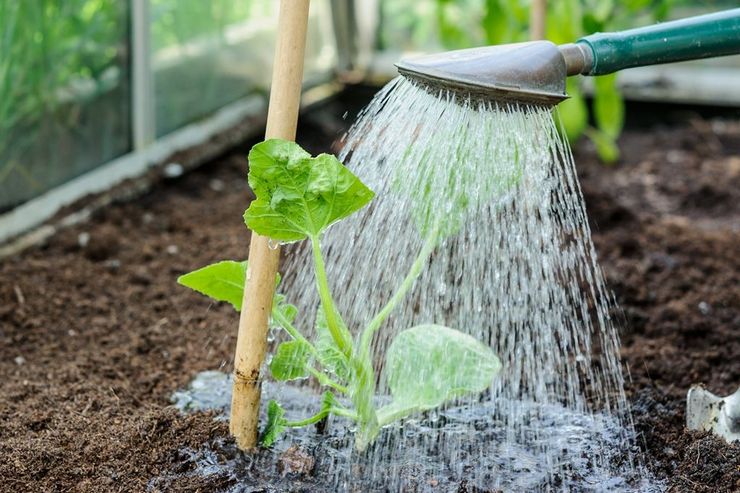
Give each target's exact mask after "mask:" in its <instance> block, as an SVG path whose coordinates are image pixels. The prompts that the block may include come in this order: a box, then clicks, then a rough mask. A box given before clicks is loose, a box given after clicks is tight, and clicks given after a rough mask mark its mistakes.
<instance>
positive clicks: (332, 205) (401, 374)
mask: <svg viewBox="0 0 740 493" xmlns="http://www.w3.org/2000/svg"><path fill="white" fill-rule="evenodd" d="M249 163H250V170H249V184H250V186H251V187H252V189H253V190H254V193H255V196H256V199H255V200H254V201H253V202H252V204H251V205H250V206H249V208H248V209H247V211H246V213H245V214H244V219H245V222H246V224H247V226H249V228H250V229H251V230H252V231H254V232H256V233H259V234H261V235H264V236H268V237H270V238H272V239H273V240H274V241H278V242H294V241H302V240H308V241H310V242H311V248H312V253H313V269H314V274H315V278H316V287H317V289H318V293H319V298H320V307H319V310H318V313H317V314H316V318H315V328H316V331H315V337H314V340H309V339H308V338H307V337H305V336H304V335H303V334H302V332H301V331H300V330H299V329H298V328H297V327H296V325H297V324H296V323H295V321H296V318H297V314H298V313H297V312H298V310H297V309H296V307H295V306H293V305H291V304H289V303H288V302H287V301H286V299H285V296H284V295H282V294H275V297H274V299H273V306H272V321H273V323H274V325H275V326H277V327H280V328H282V329H283V330H285V331H286V332H287V334H288V335H289V336H290V340H289V341H287V342H283V343H281V344H280V345H279V346H278V347H277V349H276V351H275V353H274V354H273V357H272V361H271V362H270V372H271V373H272V376H273V377H274V378H275V379H276V380H280V381H285V380H295V379H303V378H307V377H313V378H315V379H316V380H317V381H318V383H319V384H320V385H321V386H322V387H324V388H325V392H324V394H323V397H322V398H321V403H320V405H319V410H318V412H317V413H316V414H314V415H313V416H310V417H308V418H305V419H300V420H290V419H288V418H287V417H286V416H285V411H284V409H283V408H282V407H281V406H280V404H278V403H277V402H276V401H270V402H269V404H268V408H267V415H268V420H267V425H266V427H265V429H264V431H263V433H262V443H263V445H265V446H269V445H271V444H272V443H273V442H274V441H275V440H276V439H277V438H278V436H279V435H280V433H282V432H283V431H284V430H285V429H286V428H294V427H302V426H307V425H310V424H313V423H316V422H318V421H321V420H323V419H325V418H326V417H327V416H329V415H330V414H333V415H335V416H339V417H342V418H346V419H349V420H350V421H354V422H355V426H356V429H357V433H356V439H355V446H356V448H357V449H358V450H363V449H365V448H366V447H367V446H368V445H369V444H371V443H372V442H373V441H374V440H375V438H376V437H377V435H378V433H379V432H380V429H381V428H382V427H384V426H386V425H388V424H390V423H393V422H395V421H398V420H400V419H403V418H405V417H407V416H409V415H411V414H414V413H418V412H421V411H425V410H429V409H434V408H436V407H439V406H440V405H442V404H443V403H444V402H446V401H448V400H450V399H453V398H456V397H459V396H463V395H466V394H472V393H478V392H482V391H484V390H485V389H487V388H488V387H489V386H490V384H491V382H492V380H493V377H494V376H495V375H496V373H498V371H499V370H500V368H501V364H500V362H499V360H498V358H497V357H496V356H495V355H494V354H493V351H492V350H491V348H489V347H488V346H486V345H484V344H482V343H481V342H479V341H477V340H476V339H474V338H473V337H471V336H469V335H466V334H464V333H462V332H460V331H458V330H455V329H451V328H448V327H444V326H441V325H434V324H423V325H418V326H415V327H411V328H409V329H406V330H403V331H401V332H400V333H399V334H398V335H397V336H396V338H395V339H394V340H393V342H392V343H391V345H390V347H389V348H388V349H387V351H386V355H385V358H386V362H385V366H384V368H385V377H386V379H387V383H388V388H389V389H390V393H391V396H392V400H391V402H390V403H389V404H386V405H382V406H381V405H380V404H379V402H378V399H377V398H376V388H375V385H376V381H377V375H376V374H375V369H374V366H373V354H372V351H371V345H372V344H371V343H372V340H373V337H374V335H375V334H376V333H377V331H378V330H380V328H381V327H382V325H383V323H384V322H385V320H386V319H387V318H388V317H389V316H390V315H391V313H392V312H393V310H394V309H395V308H396V307H398V306H399V305H400V304H401V303H402V302H403V300H404V298H405V296H406V294H407V293H408V292H409V290H410V289H411V287H412V286H413V284H414V282H415V280H416V279H417V278H418V277H419V275H420V274H421V272H422V270H423V268H424V265H426V264H427V261H428V260H429V257H430V256H431V254H432V252H433V251H434V249H435V248H436V246H437V245H438V244H439V242H440V240H441V239H442V238H443V237H444V236H448V235H450V234H453V232H454V231H455V230H456V229H457V227H456V226H457V225H448V224H445V223H444V218H443V215H442V214H436V215H435V214H429V213H424V214H423V218H421V219H422V221H421V223H420V230H421V231H422V234H423V235H424V236H425V240H424V242H423V246H422V247H421V250H420V251H419V253H418V255H417V257H416V259H415V260H414V262H413V264H412V266H411V269H410V271H409V272H408V274H407V275H406V276H405V277H404V278H403V280H401V282H400V284H399V286H398V289H397V291H396V292H395V293H394V294H393V296H391V298H390V300H389V301H388V303H387V304H386V305H385V306H384V307H383V308H382V309H381V310H380V311H379V312H378V313H377V315H375V317H373V318H372V320H370V321H369V322H368V323H367V325H366V326H365V327H364V328H363V329H362V330H360V331H358V332H357V337H353V331H350V329H349V328H348V327H347V324H346V323H345V321H344V319H343V317H342V314H341V313H340V311H339V309H338V308H337V306H336V304H335V302H334V297H333V296H332V292H331V288H330V285H329V280H328V279H327V275H326V269H325V266H324V257H323V254H322V251H321V237H322V235H323V233H324V232H325V231H326V229H327V228H328V227H329V226H331V225H332V224H334V223H336V222H337V221H340V220H342V219H344V218H346V217H348V216H350V215H351V214H353V213H355V212H357V211H358V210H360V209H362V208H363V207H364V206H365V205H367V204H368V202H370V200H372V198H373V196H374V193H373V192H372V191H371V190H370V189H369V188H367V187H366V186H365V185H364V184H363V183H362V182H361V181H360V180H359V178H357V177H356V176H355V175H354V174H352V172H350V171H349V169H347V168H346V167H344V166H343V165H342V163H341V162H339V160H337V159H336V158H335V157H334V156H331V155H328V154H321V155H319V156H317V157H311V156H310V155H309V154H308V153H307V152H306V151H304V150H303V149H301V148H300V147H299V146H298V145H297V144H295V143H293V142H287V141H283V140H278V139H273V140H267V141H265V142H261V143H259V144H257V145H255V146H254V147H253V148H252V150H251V151H250V153H249ZM247 268H248V267H247V263H246V262H233V261H225V262H218V263H216V264H212V265H209V266H207V267H204V268H202V269H199V270H196V271H194V272H191V273H189V274H185V275H184V276H182V277H180V278H179V279H178V282H180V284H183V285H185V286H187V287H190V288H192V289H194V290H196V291H198V292H200V293H203V294H205V295H207V296H210V297H212V298H214V299H216V300H220V301H227V302H229V303H231V304H232V305H233V306H234V308H235V309H237V310H240V309H241V300H242V293H243V289H244V279H245V274H246V270H247ZM276 282H277V283H279V282H280V279H279V278H278V279H277V280H276Z"/></svg>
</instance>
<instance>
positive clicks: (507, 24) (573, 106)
mask: <svg viewBox="0 0 740 493" xmlns="http://www.w3.org/2000/svg"><path fill="white" fill-rule="evenodd" d="M697 3H698V2H695V1H686V0H621V1H616V0H557V1H549V2H547V24H546V35H545V38H546V39H548V40H550V41H552V42H554V43H556V44H562V43H571V42H573V41H575V40H577V39H578V38H580V37H582V36H585V35H587V34H591V33H594V32H599V31H615V30H620V29H628V28H631V27H638V26H644V25H648V24H651V23H654V22H659V21H662V20H665V19H667V18H668V17H669V15H671V13H672V12H673V11H674V10H675V9H676V8H677V7H685V6H696V4H697ZM701 3H702V6H703V7H705V8H706V9H707V10H711V9H712V8H717V9H718V8H722V6H723V5H716V6H714V5H712V4H715V3H716V4H725V3H727V2H701ZM530 6H531V0H390V1H384V2H382V4H381V21H380V23H379V32H378V37H377V39H378V49H379V50H384V49H387V48H389V47H392V48H393V49H394V50H409V51H418V50H423V51H434V50H454V49H462V48H470V47H474V46H483V45H494V44H502V43H516V42H521V41H527V40H529V11H530ZM567 92H568V94H569V95H570V99H568V100H566V101H565V102H563V103H561V104H560V105H558V108H557V109H558V113H559V116H560V119H561V121H562V128H563V130H564V132H565V134H566V135H567V137H568V139H569V140H570V141H571V142H574V141H575V140H577V139H578V138H580V137H581V136H585V137H587V138H589V139H591V140H592V141H593V143H594V145H595V147H596V149H597V151H598V153H599V156H600V157H601V159H602V160H603V161H604V162H605V163H612V162H614V161H616V160H617V159H618V157H619V149H618V147H617V145H616V139H617V138H618V137H619V134H620V133H621V131H622V127H623V125H624V101H623V98H622V95H621V94H620V92H619V90H618V88H617V84H616V75H614V74H612V75H605V76H601V77H596V78H593V90H592V95H593V104H592V106H591V111H589V107H588V105H587V104H586V100H585V97H584V91H583V78H582V77H578V78H576V77H571V78H569V79H568V81H567Z"/></svg>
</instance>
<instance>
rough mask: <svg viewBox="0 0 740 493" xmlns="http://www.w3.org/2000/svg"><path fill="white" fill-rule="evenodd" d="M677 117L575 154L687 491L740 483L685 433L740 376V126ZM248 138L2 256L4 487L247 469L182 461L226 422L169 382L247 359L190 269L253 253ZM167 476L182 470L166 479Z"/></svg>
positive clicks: (641, 377) (704, 441)
mask: <svg viewBox="0 0 740 493" xmlns="http://www.w3.org/2000/svg"><path fill="white" fill-rule="evenodd" d="M365 96H366V95H365V94H362V95H359V96H358V94H357V93H356V92H355V93H349V94H345V95H343V96H341V97H340V98H339V99H337V100H336V101H333V102H332V103H330V104H328V105H327V106H326V107H324V108H322V109H320V110H316V111H313V112H312V113H311V114H309V115H306V116H305V117H304V118H303V120H302V123H301V128H300V129H299V136H300V143H301V144H302V145H303V146H304V147H305V148H306V149H307V150H308V151H309V152H311V153H316V152H322V151H328V150H332V147H331V146H332V142H333V141H335V139H337V138H338V137H340V136H341V133H342V131H343V130H344V129H345V128H346V126H347V124H348V123H349V122H351V121H352V116H353V114H354V113H356V112H357V110H358V109H359V107H360V106H361V105H362V104H364V103H365V102H366V101H367V99H366V98H365ZM347 109H349V110H350V116H349V117H348V118H347V120H343V119H342V118H341V115H343V114H344V113H345V111H346V110H347ZM661 114H662V115H664V116H665V119H666V121H668V119H671V121H673V122H674V123H673V126H666V125H665V124H662V125H659V124H654V123H650V124H647V123H644V122H643V127H639V126H636V127H634V128H632V129H629V130H628V131H626V132H625V134H624V135H623V137H622V138H621V147H622V149H623V159H622V162H621V163H620V164H619V165H617V166H614V167H604V166H603V165H601V164H599V163H598V162H597V160H596V157H595V154H594V153H593V151H592V150H591V149H590V148H589V147H588V146H587V145H583V146H579V147H578V148H577V149H576V163H577V167H578V169H579V172H580V175H581V180H582V186H583V192H584V195H585V198H586V204H587V209H588V212H589V216H590V219H591V224H592V228H593V237H594V242H595V244H596V248H597V251H598V253H599V257H600V262H601V265H602V267H603V269H604V270H605V272H606V277H607V282H608V285H609V287H610V288H611V289H612V290H613V291H614V292H615V294H616V297H617V300H618V302H619V304H620V306H621V308H622V310H623V313H624V321H623V323H621V324H620V325H621V327H622V332H621V333H622V341H623V349H622V355H623V359H624V361H625V362H626V364H627V366H628V368H629V372H630V375H631V379H632V381H631V382H629V383H628V384H627V392H628V396H629V399H630V401H631V403H632V406H633V411H634V416H635V423H636V427H637V430H638V432H639V434H640V435H639V442H640V444H641V445H642V446H643V448H644V449H645V450H646V453H645V455H644V456H645V459H644V460H645V462H646V464H647V466H648V468H649V469H651V470H652V471H653V472H654V473H655V475H656V476H657V477H658V478H661V479H665V481H666V482H667V483H666V484H667V485H668V486H669V488H672V491H706V492H716V491H728V492H729V491H737V490H738V489H740V446H738V445H735V446H732V447H728V446H727V445H726V444H724V443H723V442H722V441H721V440H719V439H716V438H714V437H712V436H710V435H707V434H704V433H697V432H688V431H685V430H684V409H685V395H686V391H687V390H688V387H689V386H690V385H691V384H693V383H698V382H704V383H706V384H707V386H708V388H709V389H710V390H711V391H713V392H715V393H718V394H721V395H726V394H728V393H730V392H732V391H734V390H735V389H736V388H737V385H738V383H739V382H740V366H739V365H738V364H737V361H740V311H739V310H738V307H739V306H740V283H738V272H740V265H739V264H740V258H739V257H738V255H737V248H738V245H740V124H738V123H736V122H735V123H729V122H723V121H721V120H711V121H708V120H703V119H701V118H698V117H692V118H680V119H675V118H673V115H671V116H668V115H667V114H665V113H661ZM249 145H251V143H247V144H245V145H244V146H243V147H241V148H239V149H235V150H234V151H232V152H230V153H228V154H226V155H224V156H222V157H221V158H219V159H217V160H215V161H214V162H213V163H212V164H210V165H208V166H204V167H202V168H200V169H198V170H196V171H194V172H191V173H188V174H186V175H184V176H182V177H180V178H178V179H174V180H164V181H162V182H161V183H160V184H158V185H157V186H156V188H155V189H154V190H152V191H150V192H149V193H147V194H146V195H145V196H143V197H140V198H139V199H137V200H135V201H133V202H127V203H119V204H114V205H112V206H109V207H107V208H106V209H104V210H102V211H100V212H99V213H98V214H96V215H95V217H93V219H92V220H91V221H90V222H89V223H86V224H81V225H78V226H75V227H72V228H69V229H66V230H63V231H62V232H60V233H59V234H58V235H56V236H55V237H53V238H51V239H50V240H49V241H48V243H47V244H45V245H43V246H40V247H37V248H33V249H30V250H27V251H25V252H23V253H22V254H20V255H17V256H14V257H10V258H7V259H4V260H2V261H1V263H0V281H1V282H0V355H1V358H0V373H1V374H2V375H4V379H3V381H2V383H0V455H2V457H3V460H2V461H0V491H67V490H74V491H91V492H92V491H95V492H97V491H145V490H146V489H147V487H149V489H150V490H151V491H158V490H162V491H165V490H166V491H220V490H221V489H224V488H225V487H227V486H228V485H229V483H230V482H231V481H232V480H231V479H230V478H229V477H228V476H227V475H222V474H212V475H210V476H207V477H199V476H187V475H184V476H182V475H181V476H178V475H177V474H178V473H183V472H186V471H187V470H188V469H190V468H193V467H194V464H193V461H192V458H191V457H189V456H188V455H187V454H185V453H183V452H182V451H183V450H184V449H185V448H190V449H195V450H197V449H198V448H199V447H201V446H202V445H203V444H204V443H206V442H208V441H209V440H212V439H218V438H220V437H225V436H226V435H228V430H227V425H226V423H224V422H223V421H214V419H213V417H212V416H211V415H209V414H193V415H187V416H183V415H180V414H178V412H177V411H176V410H174V409H173V408H172V407H170V405H169V398H170V395H171V394H172V392H173V391H174V390H175V389H177V388H180V387H183V386H185V385H186V384H187V383H188V382H189V381H190V380H191V379H192V378H193V376H194V375H195V374H196V373H197V372H199V371H202V370H209V369H219V368H222V369H225V370H228V369H229V368H230V365H231V359H232V357H233V348H234V346H235V339H236V317H235V315H234V313H233V310H232V309H231V308H230V307H228V306H219V305H214V304H212V303H210V302H209V301H207V300H205V299H203V298H202V297H200V296H198V295H196V294H194V293H192V292H190V291H189V290H187V289H184V288H181V287H179V286H177V285H176V284H175V278H176V277H177V275H179V274H181V273H184V272H187V271H189V270H192V269H193V268H196V267H199V266H202V265H205V264H207V263H209V262H211V261H213V260H215V259H217V258H219V259H220V258H234V259H238V258H243V257H245V256H246V250H247V245H248V241H249V236H248V232H247V231H246V229H245V228H244V226H243V223H242V221H241V212H242V211H243V210H244V209H245V207H246V206H247V203H248V200H249V191H248V189H247V184H246V158H245V156H246V151H247V149H248V148H249ZM161 477H169V478H171V480H168V481H167V482H166V484H162V483H159V482H157V483H151V482H150V480H151V479H152V478H161ZM309 483H310V481H309ZM460 490H461V491H465V486H464V485H461V486H460ZM307 491H311V490H307Z"/></svg>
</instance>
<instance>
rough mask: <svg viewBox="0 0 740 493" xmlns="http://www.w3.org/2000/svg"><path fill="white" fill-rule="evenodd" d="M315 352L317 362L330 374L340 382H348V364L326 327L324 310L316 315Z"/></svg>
mask: <svg viewBox="0 0 740 493" xmlns="http://www.w3.org/2000/svg"><path fill="white" fill-rule="evenodd" d="M315 346H316V350H317V351H318V352H319V362H320V363H321V366H323V367H324V368H325V369H326V370H328V371H329V372H330V373H332V374H334V375H335V376H336V377H337V378H339V379H340V380H341V381H342V382H346V381H347V380H349V362H348V361H347V358H346V357H345V356H344V354H343V353H342V351H340V350H339V348H338V347H337V344H336V343H335V342H334V338H333V337H332V336H331V333H330V332H329V327H327V325H326V316H325V315H324V310H321V309H319V310H318V312H317V314H316V344H315Z"/></svg>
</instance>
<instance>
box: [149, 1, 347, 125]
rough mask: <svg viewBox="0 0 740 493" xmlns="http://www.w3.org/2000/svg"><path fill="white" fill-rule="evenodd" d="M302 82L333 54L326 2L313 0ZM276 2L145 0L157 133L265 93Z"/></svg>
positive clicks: (329, 61) (331, 59)
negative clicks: (148, 6) (148, 11)
mask: <svg viewBox="0 0 740 493" xmlns="http://www.w3.org/2000/svg"><path fill="white" fill-rule="evenodd" d="M311 4H312V5H311V20H310V24H309V26H310V27H309V33H308V46H307V57H306V77H307V78H310V77H311V76H312V75H316V74H317V73H322V72H323V73H327V72H328V71H329V70H330V69H331V68H332V67H333V66H334V65H335V63H336V50H335V46H334V38H333V31H332V24H331V11H330V8H329V2H328V1H327V0H316V1H313V2H311ZM278 7H279V2H276V1H274V0H210V1H207V2H206V1H203V0H151V16H152V27H151V29H152V64H153V66H154V94H155V104H156V109H155V111H156V120H157V125H156V127H157V135H158V136H161V135H164V134H167V133H169V132H172V131H173V130H175V129H177V128H179V127H181V126H183V125H185V124H187V123H190V122H192V121H194V120H197V119H199V118H202V117H204V116H207V115H208V114H210V113H212V112H213V111H214V110H216V109H218V108H220V107H222V106H224V105H226V104H228V103H230V102H233V101H236V100H237V99H239V98H242V97H244V96H246V95H248V94H250V93H255V92H256V93H265V92H266V91H267V90H268V88H269V82H270V73H271V65H272V57H273V52H274V46H275V31H276V24H277V14H278Z"/></svg>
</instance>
